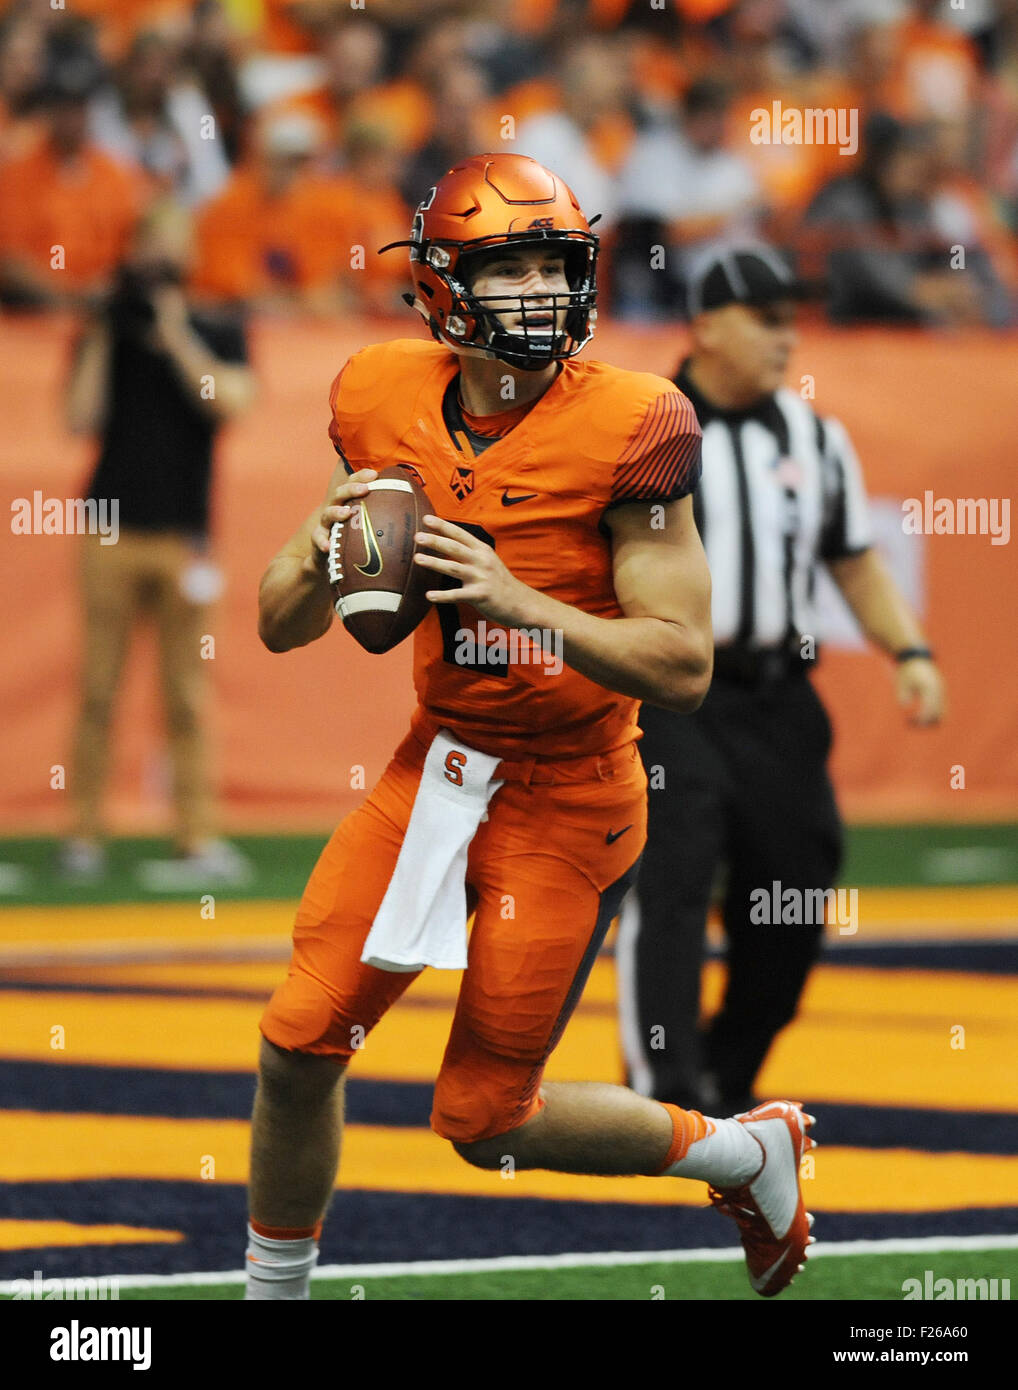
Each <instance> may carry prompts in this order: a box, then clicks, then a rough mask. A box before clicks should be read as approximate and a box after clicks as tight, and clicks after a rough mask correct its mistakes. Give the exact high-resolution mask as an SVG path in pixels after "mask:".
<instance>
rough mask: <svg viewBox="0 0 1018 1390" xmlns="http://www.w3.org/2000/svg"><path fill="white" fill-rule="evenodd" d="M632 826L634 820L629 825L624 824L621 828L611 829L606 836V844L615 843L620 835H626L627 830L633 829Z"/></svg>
mask: <svg viewBox="0 0 1018 1390" xmlns="http://www.w3.org/2000/svg"><path fill="white" fill-rule="evenodd" d="M632 828H633V826H632V822H630V824H629V825H624V826H623V827H622V829H621V830H609V831H608V834H607V835H606V836H605V837H604V842H605V844H606V845H613V844H614V843H615V841H616V840H617V839H619V837H620V836H622V835H624V834H625V833H626V831H627V830H632Z"/></svg>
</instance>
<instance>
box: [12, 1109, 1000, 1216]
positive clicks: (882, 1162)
mask: <svg viewBox="0 0 1018 1390" xmlns="http://www.w3.org/2000/svg"><path fill="white" fill-rule="evenodd" d="M5 1118H6V1120H7V1122H8V1123H7V1125H6V1130H7V1138H6V1140H5V1143H4V1145H3V1148H2V1150H0V1179H2V1180H3V1181H5V1182H67V1181H71V1180H75V1179H77V1180H84V1179H111V1178H135V1179H158V1180H163V1181H180V1180H184V1181H194V1182H197V1181H199V1180H200V1177H201V1173H202V1170H203V1165H204V1169H205V1171H206V1172H207V1171H208V1163H209V1159H210V1158H211V1159H212V1160H213V1161H214V1163H215V1177H214V1179H213V1181H218V1182H229V1183H243V1182H245V1181H246V1178H247V1163H248V1135H249V1126H248V1125H247V1124H246V1123H244V1122H243V1121H240V1120H168V1119H151V1118H135V1117H127V1116H122V1115H43V1114H38V1113H36V1112H14V1113H9V1114H8V1115H7V1116H6V1117H5ZM341 1176H342V1184H341V1185H342V1186H344V1187H355V1188H365V1189H368V1190H371V1191H392V1192H408V1193H421V1192H433V1193H446V1194H455V1195H460V1196H489V1197H490V1196H502V1197H510V1198H511V1197H545V1198H552V1199H557V1200H561V1201H590V1202H647V1203H652V1204H656V1205H661V1206H670V1205H679V1206H701V1205H705V1204H706V1190H705V1187H704V1185H703V1184H702V1183H692V1182H690V1183H685V1182H675V1181H672V1180H670V1179H659V1178H594V1177H585V1176H574V1175H571V1174H568V1173H544V1172H532V1173H528V1172H521V1173H517V1174H516V1176H515V1177H514V1178H512V1179H506V1178H503V1177H502V1175H501V1173H499V1172H496V1173H488V1172H482V1171H481V1170H479V1169H477V1168H471V1167H470V1165H469V1164H467V1163H465V1162H464V1161H463V1160H462V1159H460V1158H459V1157H458V1156H457V1155H456V1153H455V1152H454V1150H453V1148H452V1146H451V1145H450V1144H448V1143H446V1142H445V1141H444V1140H442V1139H439V1138H438V1137H437V1135H434V1134H431V1133H430V1132H429V1131H427V1130H423V1129H395V1128H388V1127H384V1126H370V1125H351V1126H350V1127H349V1128H348V1130H347V1135H346V1140H345V1144H344V1151H343V1165H342V1170H341ZM805 1187H806V1192H807V1199H808V1202H809V1204H810V1205H811V1206H815V1207H816V1208H817V1209H820V1210H828V1211H943V1210H947V1209H950V1208H953V1207H957V1206H960V1205H963V1206H966V1207H999V1206H1018V1159H1016V1158H1001V1157H997V1156H994V1155H986V1154H958V1153H947V1154H928V1153H918V1152H915V1151H913V1150H909V1149H878V1150H861V1149H849V1148H839V1147H832V1148H830V1149H822V1150H820V1151H818V1153H817V1155H816V1175H815V1177H813V1178H812V1179H810V1180H809V1181H808V1182H807V1183H806V1184H805ZM962 1194H964V1195H962Z"/></svg>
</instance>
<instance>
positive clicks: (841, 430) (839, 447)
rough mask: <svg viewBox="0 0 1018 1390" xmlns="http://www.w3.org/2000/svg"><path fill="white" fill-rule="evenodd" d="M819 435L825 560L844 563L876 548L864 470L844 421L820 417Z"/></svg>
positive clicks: (821, 538)
mask: <svg viewBox="0 0 1018 1390" xmlns="http://www.w3.org/2000/svg"><path fill="white" fill-rule="evenodd" d="M817 435H818V443H819V445H820V458H821V469H822V475H823V494H824V495H823V522H822V525H821V531H820V556H821V559H824V560H841V559H845V558H846V557H848V556H850V555H861V554H862V553H863V551H865V550H868V549H869V548H870V545H871V544H872V535H871V531H870V518H869V506H868V503H867V498H866V484H865V483H864V482H863V476H862V468H861V467H860V466H859V460H858V458H857V457H856V452H855V449H854V448H853V447H852V441H851V439H849V437H848V431H847V430H846V429H845V427H844V425H843V424H842V423H841V421H840V420H834V419H826V420H821V419H819V417H818V419H817Z"/></svg>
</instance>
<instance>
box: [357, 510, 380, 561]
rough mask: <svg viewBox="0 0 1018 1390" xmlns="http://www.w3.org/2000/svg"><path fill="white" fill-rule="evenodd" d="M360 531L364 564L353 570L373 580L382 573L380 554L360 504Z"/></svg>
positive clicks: (365, 512)
mask: <svg viewBox="0 0 1018 1390" xmlns="http://www.w3.org/2000/svg"><path fill="white" fill-rule="evenodd" d="M361 530H362V532H363V535H364V564H363V565H354V569H355V570H357V571H358V573H359V574H363V575H364V576H365V578H367V579H374V578H375V576H376V575H379V574H381V573H382V552H381V551H380V550H379V548H378V542H377V541H376V540H375V533H374V531H373V530H372V527H371V518H370V516H368V509H367V507H366V505H365V504H364V503H363V502H362V503H361Z"/></svg>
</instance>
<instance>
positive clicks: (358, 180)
mask: <svg viewBox="0 0 1018 1390" xmlns="http://www.w3.org/2000/svg"><path fill="white" fill-rule="evenodd" d="M473 153H476V151H473ZM345 154H346V169H345V172H344V173H343V174H341V175H340V176H339V177H338V178H337V179H336V181H335V182H336V186H337V189H338V190H339V192H340V195H341V197H342V198H343V199H344V200H345V209H344V211H343V213H342V215H341V227H340V257H339V268H340V277H341V285H340V294H341V296H342V301H343V307H344V308H345V309H347V310H350V311H353V312H361V313H369V314H372V313H379V314H386V313H394V312H396V311H397V310H398V309H399V308H400V300H401V295H402V293H403V291H404V290H405V289H406V262H405V261H404V260H403V259H402V257H400V256H398V255H386V256H380V255H378V249H379V247H381V246H385V245H387V244H388V243H389V242H390V241H399V240H402V239H403V238H404V237H406V236H408V235H409V229H410V221H411V211H410V208H409V206H408V205H407V204H406V203H405V202H404V201H403V198H402V196H401V195H400V193H399V192H398V191H397V186H398V184H399V183H400V176H401V174H402V171H403V164H404V158H405V156H404V154H403V152H402V150H401V149H400V147H399V143H398V141H396V140H395V139H394V138H393V136H392V134H391V132H390V131H388V130H387V129H385V128H384V127H383V128H382V129H376V128H373V127H371V126H352V127H351V128H350V130H349V133H348V135H347V141H346V148H345ZM442 172H443V173H444V172H445V170H443V171H442ZM360 251H363V254H362V255H361V254H359V252H360Z"/></svg>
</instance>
